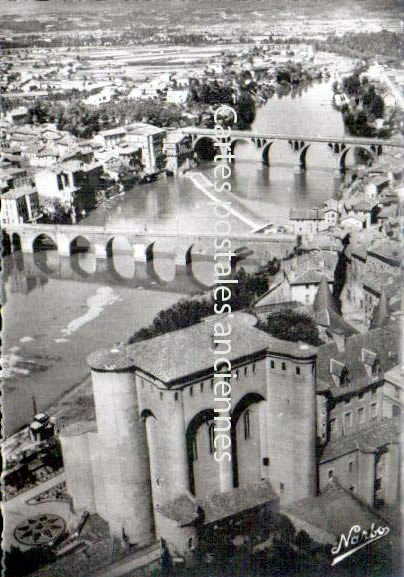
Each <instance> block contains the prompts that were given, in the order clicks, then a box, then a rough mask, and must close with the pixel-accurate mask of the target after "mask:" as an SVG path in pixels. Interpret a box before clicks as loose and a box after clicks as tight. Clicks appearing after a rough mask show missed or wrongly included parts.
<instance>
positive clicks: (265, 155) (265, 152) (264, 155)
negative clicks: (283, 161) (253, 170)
mask: <svg viewBox="0 0 404 577" xmlns="http://www.w3.org/2000/svg"><path fill="white" fill-rule="evenodd" d="M273 143H274V141H273V140H272V141H271V142H267V143H266V144H264V148H263V149H262V154H261V159H262V162H263V163H264V164H266V165H267V166H269V165H270V162H269V153H270V151H271V146H272V145H273Z"/></svg>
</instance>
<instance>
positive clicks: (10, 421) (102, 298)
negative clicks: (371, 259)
mask: <svg viewBox="0 0 404 577" xmlns="http://www.w3.org/2000/svg"><path fill="white" fill-rule="evenodd" d="M345 66H346V61H345ZM331 84H332V79H330V80H329V81H327V82H325V81H324V82H321V83H315V84H313V85H311V86H309V87H306V88H304V89H303V90H301V91H300V92H298V93H293V94H289V95H285V96H282V97H281V96H277V95H275V96H274V97H273V98H271V99H270V100H269V101H268V102H267V103H266V104H265V105H264V106H262V107H261V108H259V109H258V110H257V115H256V119H255V122H254V125H253V127H252V128H253V129H255V130H257V131H258V130H260V131H261V130H262V131H264V130H268V131H271V132H277V131H278V132H282V133H289V132H290V133H295V134H302V133H303V134H304V135H307V136H310V135H320V134H321V135H328V134H329V135H334V136H340V135H342V134H343V133H344V127H343V123H342V119H341V115H340V114H339V113H338V112H337V111H335V110H334V109H333V108H332V106H331V96H332V90H331ZM235 150H236V152H235V154H236V159H235V162H234V163H233V164H232V165H231V166H232V176H231V184H232V193H231V194H232V198H233V206H234V207H235V209H236V212H237V211H239V212H243V213H244V214H247V215H249V217H251V219H252V220H254V221H256V223H259V224H261V223H263V222H269V221H271V220H273V219H277V220H278V221H279V220H282V219H285V218H286V217H287V214H288V211H289V209H290V208H291V207H292V206H293V207H295V206H297V207H309V206H318V205H320V204H321V203H322V202H324V201H325V200H326V199H328V198H330V197H332V196H333V195H334V194H335V192H336V190H337V189H338V187H339V186H340V184H341V181H340V180H336V179H335V175H334V169H335V158H333V156H332V153H331V152H330V150H329V149H328V147H327V146H326V145H313V146H312V147H311V149H310V150H309V152H308V155H307V165H308V169H307V171H306V173H305V174H303V175H296V174H294V166H295V164H296V157H295V156H294V154H295V153H293V151H292V150H291V149H290V145H288V143H280V144H277V143H275V144H274V145H273V147H272V149H271V157H270V166H269V167H266V166H263V165H262V163H261V162H260V161H259V160H258V158H257V150H256V149H255V148H254V147H253V146H251V145H249V144H246V143H240V144H238V145H237V146H236V149H235ZM198 170H200V171H201V172H203V173H204V174H205V176H206V177H207V178H212V171H213V168H212V165H209V164H206V165H204V166H201V167H200V168H199V169H198ZM208 200H209V199H208V198H207V197H206V196H205V195H204V194H203V193H202V192H201V191H200V190H198V189H197V188H196V187H195V186H193V184H192V182H191V180H190V179H189V178H187V177H180V178H177V179H174V178H169V179H167V180H165V179H162V180H159V181H157V182H154V183H150V184H145V185H142V186H136V187H134V188H133V189H132V190H131V191H129V192H127V193H126V194H125V196H123V197H120V198H117V199H114V200H112V201H110V202H109V203H108V204H106V205H104V206H103V207H99V208H97V209H96V210H95V211H94V212H93V213H92V214H91V215H89V216H88V217H87V218H86V219H85V222H86V224H107V223H108V224H112V225H114V226H131V227H133V228H134V229H141V230H144V228H145V227H146V228H147V229H148V230H164V231H170V232H172V231H194V232H197V231H200V232H206V231H211V230H212V229H213V223H214V215H213V212H212V207H211V206H210V205H209V203H208ZM231 225H232V232H233V233H237V232H240V233H241V232H243V233H245V232H248V231H249V230H251V226H249V225H248V223H247V222H245V220H241V219H239V218H238V217H237V215H234V216H231ZM116 242H117V243H119V242H120V243H121V245H120V246H117V247H115V248H118V249H119V248H120V249H121V250H120V251H119V250H117V251H116V252H117V253H118V254H117V255H116V256H115V257H114V261H113V262H112V263H109V264H108V266H107V267H106V270H105V271H101V272H100V271H96V274H94V271H95V258H94V255H91V254H82V255H78V256H76V257H75V258H76V263H74V262H68V263H66V257H64V258H62V259H60V258H59V257H58V255H57V254H56V253H49V254H48V255H43V254H42V255H36V256H35V257H33V256H29V255H28V256H27V255H22V254H21V253H15V254H13V255H10V256H7V257H6V258H5V259H4V263H3V267H4V276H3V298H4V301H5V302H6V306H5V309H4V323H5V327H6V330H5V339H4V342H3V346H4V349H3V356H4V360H3V367H4V376H5V379H4V397H3V398H4V409H3V410H4V414H5V429H6V432H7V433H11V432H13V431H15V430H16V429H17V428H18V427H20V426H22V425H23V424H24V423H26V422H27V420H29V419H30V418H31V417H32V414H33V397H34V399H35V402H36V406H37V409H38V410H41V409H42V410H43V409H45V408H46V407H47V406H49V405H50V404H51V403H53V402H54V401H55V400H56V399H58V398H59V397H60V396H61V395H62V394H63V393H64V392H66V391H67V390H69V389H71V388H72V387H74V386H75V385H76V384H78V383H80V382H82V381H83V379H85V377H86V375H87V374H88V370H87V367H86V357H87V355H88V354H89V353H90V352H91V351H93V350H95V349H97V348H99V347H102V346H106V345H110V344H111V343H114V342H117V341H123V340H125V339H126V338H128V337H129V336H130V335H131V334H132V333H133V332H134V331H135V330H137V329H139V328H140V327H142V326H145V325H147V324H149V323H150V322H151V320H152V319H153V317H154V316H155V315H156V313H158V311H159V310H161V309H162V308H165V307H167V306H169V305H171V304H172V303H174V302H176V301H177V300H178V299H179V298H181V296H184V295H187V294H192V293H193V292H196V291H197V287H196V286H193V285H192V284H190V283H189V282H188V281H186V280H185V281H184V282H183V283H177V284H176V285H175V286H173V287H172V288H171V287H170V285H167V286H164V287H161V286H159V285H158V284H157V283H156V282H155V281H153V280H152V279H148V278H147V276H146V275H145V274H144V271H143V273H142V271H136V270H135V268H134V262H133V258H132V256H131V254H129V253H128V252H127V249H128V248H129V247H127V246H125V241H124V240H123V239H121V240H119V239H118V240H117V241H116ZM163 249H164V247H160V250H161V254H160V257H159V258H158V262H157V263H156V267H157V268H158V269H159V275H160V276H161V277H162V278H164V279H165V280H167V281H169V280H170V279H171V278H172V277H173V267H174V263H173V262H172V260H170V258H168V257H166V256H164V255H163V254H162V253H163ZM157 252H159V247H157ZM41 259H42V260H43V259H46V260H47V266H46V267H44V266H41V265H43V264H44V263H43V262H41ZM74 264H76V265H78V266H79V270H80V271H81V274H77V270H78V269H77V266H76V267H75V266H73V265H74ZM208 268H209V267H208V265H207V263H200V264H199V265H197V267H196V270H197V275H199V276H200V278H201V280H204V278H205V277H206V278H208V277H209V275H210V273H211V271H209V270H208ZM47 271H52V272H47Z"/></svg>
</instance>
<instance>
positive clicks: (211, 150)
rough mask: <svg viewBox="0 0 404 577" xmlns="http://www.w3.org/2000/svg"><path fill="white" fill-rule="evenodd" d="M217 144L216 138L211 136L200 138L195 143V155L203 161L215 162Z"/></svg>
mask: <svg viewBox="0 0 404 577" xmlns="http://www.w3.org/2000/svg"><path fill="white" fill-rule="evenodd" d="M215 142H216V139H215V137H214V136H210V135H209V134H207V135H205V134H203V135H201V136H198V137H197V138H196V139H195V140H194V143H193V150H194V154H196V155H197V157H198V158H200V159H201V160H213V158H214V157H215V153H216V151H217V149H216V147H215V145H214V143H215Z"/></svg>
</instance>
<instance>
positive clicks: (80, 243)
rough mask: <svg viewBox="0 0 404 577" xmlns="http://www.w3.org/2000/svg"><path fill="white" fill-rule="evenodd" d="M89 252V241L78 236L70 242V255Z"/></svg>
mask: <svg viewBox="0 0 404 577" xmlns="http://www.w3.org/2000/svg"><path fill="white" fill-rule="evenodd" d="M90 250H91V243H90V241H89V240H88V239H87V238H86V237H84V236H82V235H78V236H76V237H75V238H73V239H72V240H71V241H70V254H77V253H80V252H90Z"/></svg>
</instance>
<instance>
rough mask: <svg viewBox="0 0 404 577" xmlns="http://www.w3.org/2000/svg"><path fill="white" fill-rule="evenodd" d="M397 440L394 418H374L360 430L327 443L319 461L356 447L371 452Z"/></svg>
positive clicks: (321, 461)
mask: <svg viewBox="0 0 404 577" xmlns="http://www.w3.org/2000/svg"><path fill="white" fill-rule="evenodd" d="M398 441H399V423H398V422H397V421H396V419H387V418H386V419H382V420H375V421H374V422H373V423H372V424H370V425H369V426H368V427H366V428H364V429H362V430H361V431H357V432H356V433H352V435H348V436H347V437H339V438H338V439H335V440H332V441H330V442H329V443H327V445H326V446H325V447H324V450H323V452H322V454H321V457H320V463H326V462H327V461H332V460H334V459H337V458H339V457H342V456H343V455H346V454H347V453H352V452H353V451H357V450H358V449H359V450H361V451H364V452H366V453H368V452H372V451H375V450H376V449H378V448H379V447H382V446H383V445H386V444H387V443H397V442H398Z"/></svg>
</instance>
